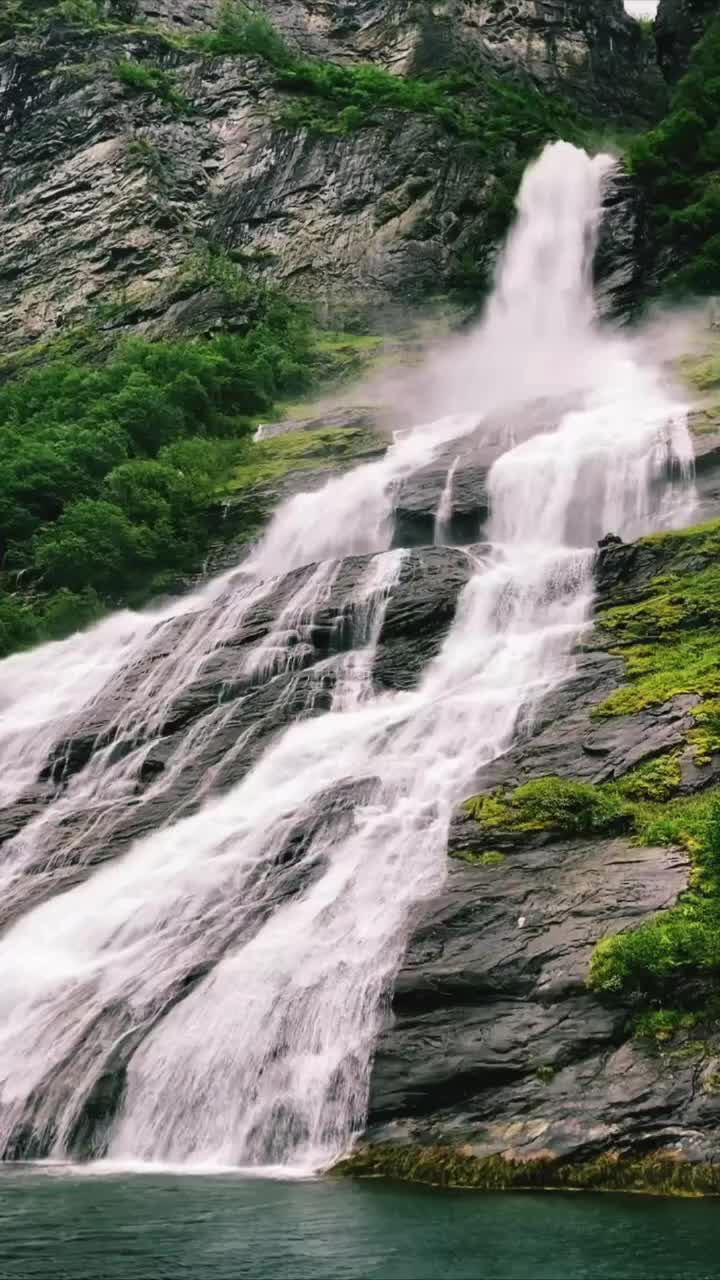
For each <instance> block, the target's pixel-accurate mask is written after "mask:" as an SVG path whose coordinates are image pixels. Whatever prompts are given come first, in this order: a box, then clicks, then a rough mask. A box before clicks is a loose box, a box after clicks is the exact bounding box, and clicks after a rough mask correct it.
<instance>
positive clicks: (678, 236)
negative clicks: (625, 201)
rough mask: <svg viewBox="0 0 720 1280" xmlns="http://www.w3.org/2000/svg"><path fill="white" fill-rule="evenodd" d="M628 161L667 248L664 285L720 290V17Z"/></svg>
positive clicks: (680, 288) (677, 287)
mask: <svg viewBox="0 0 720 1280" xmlns="http://www.w3.org/2000/svg"><path fill="white" fill-rule="evenodd" d="M630 161H631V165H632V168H633V170H634V172H635V174H636V175H637V177H638V178H639V180H640V181H641V182H642V184H643V186H644V187H645V189H646V191H647V193H648V196H649V205H650V207H651V209H652V215H651V216H652V219H653V221H654V223H655V231H656V234H657V237H658V239H659V241H660V244H661V246H663V247H664V249H665V250H666V253H667V254H668V264H669V273H670V274H669V284H670V286H671V287H672V288H673V289H674V290H676V291H687V290H690V291H692V292H696V293H716V292H718V291H720V20H718V21H715V22H713V23H711V24H710V26H709V27H708V29H707V30H706V32H705V35H704V36H703V38H702V39H701V40H700V42H699V43H698V44H697V45H696V47H695V50H694V53H693V56H692V60H691V64H690V68H689V70H688V72H687V74H686V75H685V76H684V77H683V78H682V79H681V80H680V82H679V83H678V85H677V88H676V90H675V92H674V94H673V98H672V101H671V105H670V110H669V112H668V114H667V116H666V117H665V118H664V119H663V120H662V121H661V123H660V124H659V125H658V126H657V127H656V128H655V129H652V130H650V131H649V132H648V133H646V134H644V135H642V136H641V137H639V138H637V139H636V140H635V142H634V143H633V144H632V146H631V148H630ZM678 260H679V261H680V263H681V264H682V265H680V267H679V268H678V265H677V264H678Z"/></svg>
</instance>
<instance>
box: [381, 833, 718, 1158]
mask: <svg viewBox="0 0 720 1280" xmlns="http://www.w3.org/2000/svg"><path fill="white" fill-rule="evenodd" d="M687 867H688V864H687V858H686V857H685V855H684V854H681V853H678V852H677V851H676V850H672V849H638V848H633V847H632V846H631V845H629V844H628V843H627V842H626V841H625V840H623V839H615V840H598V841H587V840H566V841H553V842H550V843H548V844H546V845H544V846H543V847H541V848H533V849H524V850H523V849H518V850H516V851H514V852H513V853H510V854H508V855H507V857H506V858H505V860H504V861H503V862H502V863H500V864H499V865H494V866H488V867H483V866H473V867H468V866H465V865H463V864H461V863H454V864H453V863H452V862H451V869H450V874H449V879H448V883H447V887H446V889H445V892H444V893H443V894H441V895H440V896H439V897H438V898H437V899H436V900H435V901H434V902H433V903H432V905H431V906H430V907H429V908H428V909H427V910H426V911H425V913H424V916H423V919H422V922H421V923H420V924H419V926H418V928H417V929H416V931H415V933H414V935H413V937H412V939H411V942H410V946H409V949H408V953H407V956H406V959H405V963H404V965H403V967H402V969H401V971H400V974H399V975H398V980H397V984H396V991H395V999H394V1016H393V1018H392V1019H391V1020H390V1022H389V1024H388V1026H387V1027H386V1029H385V1031H384V1032H383V1034H382V1036H381V1038H380V1041H379V1044H378V1050H377V1054H376V1058H375V1067H374V1072H373V1078H372V1092H371V1101H370V1121H369V1135H370V1136H371V1138H373V1139H375V1140H378V1139H379V1140H392V1141H395V1142H397V1141H403V1140H408V1141H414V1142H421V1143H427V1142H432V1143H436V1142H437V1143H452V1144H455V1143H469V1144H471V1145H472V1148H473V1152H474V1153H476V1154H492V1153H494V1152H499V1151H508V1150H510V1149H512V1150H513V1151H515V1152H519V1153H521V1154H522V1156H523V1157H524V1156H531V1155H532V1154H533V1153H537V1152H538V1151H540V1150H543V1149H548V1150H550V1151H551V1152H553V1153H554V1154H557V1155H571V1156H573V1157H574V1158H578V1159H579V1158H582V1157H583V1156H585V1155H587V1154H589V1153H592V1152H594V1151H596V1150H598V1149H602V1148H603V1146H604V1147H607V1146H608V1145H610V1144H612V1145H613V1146H619V1147H620V1148H621V1149H622V1148H623V1147H633V1148H636V1147H637V1146H638V1145H639V1144H641V1143H645V1142H646V1143H648V1144H649V1145H651V1144H652V1143H654V1144H655V1145H658V1144H659V1143H661V1142H663V1141H664V1140H665V1139H666V1138H667V1135H668V1133H670V1132H673V1133H675V1134H676V1136H678V1135H680V1136H682V1135H686V1136H687V1135H688V1134H691V1133H692V1130H693V1128H694V1121H693V1119H692V1118H691V1117H690V1116H689V1115H688V1111H687V1108H688V1105H689V1103H690V1102H691V1100H692V1081H693V1075H694V1072H693V1068H692V1066H691V1065H690V1064H684V1065H683V1064H681V1063H678V1065H677V1069H676V1068H675V1067H674V1066H673V1068H672V1069H669V1067H668V1066H667V1065H665V1064H662V1063H658V1062H656V1061H654V1060H651V1059H646V1057H645V1056H644V1052H643V1050H642V1048H641V1047H640V1046H639V1045H637V1044H636V1043H635V1042H630V1043H627V1042H626V1036H627V1023H628V1010H627V1008H626V1007H624V1006H622V1005H620V1004H615V1005H613V1006H608V1007H604V1006H603V1005H601V1004H599V1003H598V1002H597V1001H596V1000H595V999H594V998H593V997H592V996H591V995H590V994H589V993H587V992H586V991H585V987H584V983H585V977H586V974H587V968H588V964H589V960H590V955H591V953H592V949H593V947H594V945H595V943H596V942H597V941H598V940H599V939H600V938H601V937H602V936H603V935H604V934H605V933H612V932H616V931H619V930H621V929H623V928H628V927H630V926H631V925H633V924H635V923H637V922H638V921H639V920H641V919H643V918H644V917H645V916H646V915H648V914H649V913H652V912H654V911H658V910H661V909H662V908H663V907H666V906H669V905H671V904H672V903H673V902H674V901H675V899H676V897H677V894H678V893H679V892H680V891H681V889H682V888H683V887H684V885H685V883H686V877H687ZM717 1111H718V1107H717V1104H715V1106H714V1108H713V1114H715V1113H717Z"/></svg>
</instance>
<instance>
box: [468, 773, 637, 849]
mask: <svg viewBox="0 0 720 1280" xmlns="http://www.w3.org/2000/svg"><path fill="white" fill-rule="evenodd" d="M465 809H466V811H467V812H468V813H470V814H471V816H472V817H473V818H475V819H476V821H478V822H480V823H481V824H482V826H483V827H485V828H486V830H488V831H499V830H506V831H518V832H523V831H528V832H529V831H555V832H558V833H560V834H562V835H565V836H572V835H589V834H591V833H599V832H602V831H618V830H622V829H624V828H625V827H627V826H628V825H629V815H628V811H627V808H626V806H625V804H624V802H623V799H622V797H621V796H620V794H619V792H618V791H617V789H616V788H613V787H599V786H593V785H592V784H591V783H589V782H572V781H569V780H568V779H565V778H555V777H547V778H537V779H534V780H533V781H531V782H525V783H523V784H522V786H520V787H516V788H515V790H514V791H512V792H509V793H498V792H495V793H493V794H492V795H487V796H475V797H473V798H472V799H470V800H467V801H466V802H465Z"/></svg>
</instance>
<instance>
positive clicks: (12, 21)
mask: <svg viewBox="0 0 720 1280" xmlns="http://www.w3.org/2000/svg"><path fill="white" fill-rule="evenodd" d="M53 20H55V21H57V20H60V21H62V22H65V23H68V24H70V25H71V26H77V27H82V28H85V29H87V28H94V27H97V26H98V25H99V22H100V5H99V3H98V2H97V0H0V40H11V39H13V38H17V37H18V36H24V35H30V34H32V33H33V32H35V31H38V30H42V29H43V28H44V27H45V26H46V25H47V24H48V23H49V22H51V21H53Z"/></svg>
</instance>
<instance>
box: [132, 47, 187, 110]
mask: <svg viewBox="0 0 720 1280" xmlns="http://www.w3.org/2000/svg"><path fill="white" fill-rule="evenodd" d="M115 79H116V80H118V81H119V82H120V84H122V85H124V86H125V87H126V88H127V89H131V90H132V91H133V92H134V93H143V94H146V95H147V96H148V97H150V98H157V100H158V101H159V102H164V103H165V104H166V106H168V107H170V108H171V109H172V110H173V111H175V112H178V113H179V112H183V111H188V110H189V107H190V103H189V102H188V100H187V98H185V97H183V95H182V94H181V93H180V92H179V91H178V88H177V86H176V84H175V78H174V76H172V75H171V74H170V72H169V71H163V70H162V68H161V67H155V66H152V65H151V64H150V63H147V62H135V61H134V60H133V59H131V58H124V59H122V60H121V61H120V62H117V63H116V64H115Z"/></svg>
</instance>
